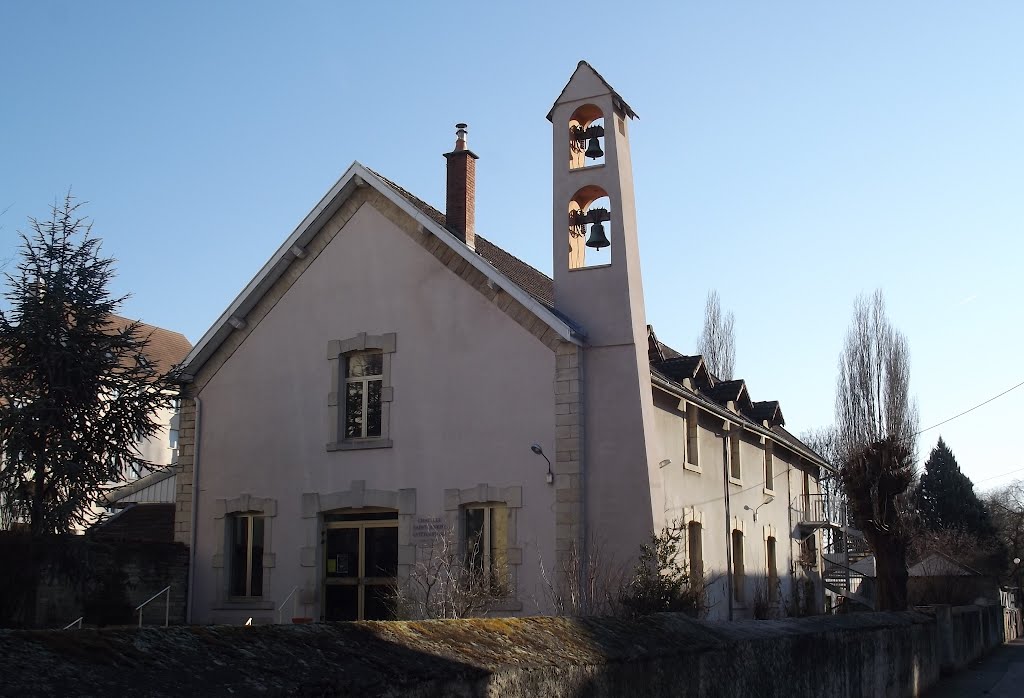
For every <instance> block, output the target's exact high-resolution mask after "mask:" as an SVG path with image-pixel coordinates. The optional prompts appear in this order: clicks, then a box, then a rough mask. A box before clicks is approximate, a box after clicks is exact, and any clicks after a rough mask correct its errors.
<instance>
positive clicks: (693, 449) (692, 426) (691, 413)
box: [686, 404, 700, 468]
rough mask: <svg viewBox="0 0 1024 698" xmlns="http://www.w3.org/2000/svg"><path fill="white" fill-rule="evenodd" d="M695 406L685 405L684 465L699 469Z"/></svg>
mask: <svg viewBox="0 0 1024 698" xmlns="http://www.w3.org/2000/svg"><path fill="white" fill-rule="evenodd" d="M697 414H698V410H697V406H696V405H693V404H687V405H686V463H687V465H691V466H693V467H694V468H699V467H700V440H699V438H698V426H697Z"/></svg>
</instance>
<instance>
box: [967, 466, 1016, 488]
mask: <svg viewBox="0 0 1024 698" xmlns="http://www.w3.org/2000/svg"><path fill="white" fill-rule="evenodd" d="M1022 470H1024V468H1017V469H1016V470H1011V471H1010V472H1008V473H1003V474H1002V475H993V476H992V477H987V478H985V479H984V480H978V481H977V482H976V483H974V484H976V485H980V484H981V483H983V482H988V481H989V480H996V479H998V478H1001V477H1006V476H1007V475H1013V474H1014V473H1019V472H1020V471H1022Z"/></svg>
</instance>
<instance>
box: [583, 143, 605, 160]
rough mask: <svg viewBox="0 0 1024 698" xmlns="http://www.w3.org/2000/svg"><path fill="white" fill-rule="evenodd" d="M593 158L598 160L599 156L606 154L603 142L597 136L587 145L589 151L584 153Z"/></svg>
mask: <svg viewBox="0 0 1024 698" xmlns="http://www.w3.org/2000/svg"><path fill="white" fill-rule="evenodd" d="M584 155H586V156H587V157H588V158H590V159H591V160H597V159H598V158H599V157H601V156H602V155H604V151H603V150H601V144H600V143H599V142H598V141H597V138H591V139H590V143H589V144H588V145H587V152H585V153H584Z"/></svg>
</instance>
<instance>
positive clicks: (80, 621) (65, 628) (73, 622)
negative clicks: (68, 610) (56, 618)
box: [61, 616, 85, 630]
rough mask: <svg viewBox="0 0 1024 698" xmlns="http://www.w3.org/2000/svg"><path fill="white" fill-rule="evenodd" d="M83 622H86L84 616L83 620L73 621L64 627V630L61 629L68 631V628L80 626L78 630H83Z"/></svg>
mask: <svg viewBox="0 0 1024 698" xmlns="http://www.w3.org/2000/svg"><path fill="white" fill-rule="evenodd" d="M83 620H85V616H82V617H81V618H79V619H78V620H73V621H71V622H70V623H68V624H67V625H65V626H64V627H63V628H61V630H67V629H68V628H70V627H71V626H72V625H77V626H78V628H79V630H81V628H82V621H83Z"/></svg>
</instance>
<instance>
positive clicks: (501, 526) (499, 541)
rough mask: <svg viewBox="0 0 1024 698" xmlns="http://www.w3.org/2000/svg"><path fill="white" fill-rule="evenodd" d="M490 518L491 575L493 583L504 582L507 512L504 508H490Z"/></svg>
mask: <svg viewBox="0 0 1024 698" xmlns="http://www.w3.org/2000/svg"><path fill="white" fill-rule="evenodd" d="M487 511H488V513H489V514H490V516H491V550H490V553H491V574H492V575H493V577H494V578H493V580H492V581H493V582H495V583H498V584H500V583H501V582H502V581H504V575H505V571H506V568H507V564H506V560H505V545H506V543H507V542H508V510H507V509H506V508H505V507H492V508H490V509H488V510H487Z"/></svg>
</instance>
